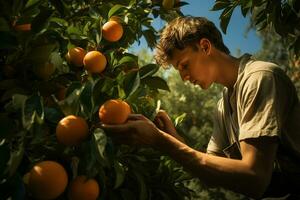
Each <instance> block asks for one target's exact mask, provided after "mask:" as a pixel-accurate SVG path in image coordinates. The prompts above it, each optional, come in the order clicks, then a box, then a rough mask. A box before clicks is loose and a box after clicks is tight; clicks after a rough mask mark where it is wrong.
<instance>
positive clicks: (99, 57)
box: [83, 51, 107, 73]
mask: <svg viewBox="0 0 300 200" xmlns="http://www.w3.org/2000/svg"><path fill="white" fill-rule="evenodd" d="M83 64H84V67H85V69H86V70H88V71H89V72H92V73H101V72H102V71H103V70H104V69H105V67H106V64H107V60H106V58H105V56H104V55H103V54H102V53H101V52H99V51H90V52H88V53H87V54H86V55H85V56H84V59H83Z"/></svg>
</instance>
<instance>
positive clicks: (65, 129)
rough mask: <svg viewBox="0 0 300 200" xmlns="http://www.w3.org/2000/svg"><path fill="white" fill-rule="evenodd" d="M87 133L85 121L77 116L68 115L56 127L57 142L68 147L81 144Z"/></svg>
mask: <svg viewBox="0 0 300 200" xmlns="http://www.w3.org/2000/svg"><path fill="white" fill-rule="evenodd" d="M88 133H89V127H88V124H87V123H86V121H85V120H84V119H83V118H81V117H78V116H75V115H69V116H67V117H65V118H63V119H62V120H60V121H59V123H58V124H57V126H56V137H57V140H58V141H59V142H60V143H62V144H64V145H68V146H72V145H77V144H79V143H80V142H82V141H83V140H84V139H85V138H86V137H87V136H88Z"/></svg>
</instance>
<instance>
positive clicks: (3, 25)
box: [0, 17, 9, 31]
mask: <svg viewBox="0 0 300 200" xmlns="http://www.w3.org/2000/svg"><path fill="white" fill-rule="evenodd" d="M0 31H9V25H8V22H7V21H6V20H5V18H3V17H0Z"/></svg>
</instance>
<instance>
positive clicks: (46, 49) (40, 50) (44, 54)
mask: <svg viewBox="0 0 300 200" xmlns="http://www.w3.org/2000/svg"><path fill="white" fill-rule="evenodd" d="M55 48H56V44H47V45H42V46H37V47H34V48H33V49H32V51H31V53H30V54H29V56H28V57H27V59H28V60H30V61H31V62H33V63H34V64H36V65H42V64H45V63H46V62H47V61H48V60H49V57H50V55H51V53H52V52H53V51H54V49H55Z"/></svg>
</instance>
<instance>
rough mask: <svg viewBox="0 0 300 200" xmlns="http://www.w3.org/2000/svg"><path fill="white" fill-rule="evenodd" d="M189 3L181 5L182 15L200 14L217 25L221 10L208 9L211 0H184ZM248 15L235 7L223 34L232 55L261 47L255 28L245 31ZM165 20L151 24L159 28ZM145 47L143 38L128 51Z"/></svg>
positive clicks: (212, 3)
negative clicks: (245, 15)
mask: <svg viewBox="0 0 300 200" xmlns="http://www.w3.org/2000/svg"><path fill="white" fill-rule="evenodd" d="M185 1H186V2H188V3H189V5H185V6H183V7H182V12H183V14H184V15H192V16H202V17H206V18H207V19H209V20H211V21H212V22H214V23H215V24H216V26H217V27H218V28H219V30H220V26H219V16H220V13H221V11H210V9H211V8H212V7H213V5H214V1H213V0H185ZM249 21H250V20H249V17H246V18H244V17H243V16H242V14H241V11H240V9H239V8H237V9H235V11H234V13H233V15H232V17H231V20H230V22H229V25H228V28H227V33H226V35H225V34H223V33H222V34H223V40H224V43H225V44H226V46H227V47H228V48H229V50H230V51H231V54H232V55H233V56H239V55H241V54H244V53H251V54H254V53H256V52H257V51H258V50H259V49H260V48H261V40H260V39H259V37H258V36H257V34H256V32H255V30H250V31H247V27H248V25H249ZM164 24H165V22H164V21H162V20H159V19H155V20H154V22H153V26H154V27H155V28H156V29H157V30H159V29H161V28H162V27H163V26H164ZM143 48H147V47H146V42H145V40H144V39H142V40H141V43H140V44H138V43H135V44H134V45H133V46H132V47H131V49H130V51H133V52H138V51H139V50H140V49H143Z"/></svg>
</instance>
